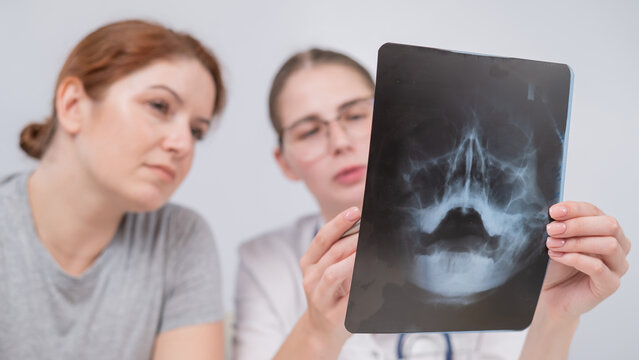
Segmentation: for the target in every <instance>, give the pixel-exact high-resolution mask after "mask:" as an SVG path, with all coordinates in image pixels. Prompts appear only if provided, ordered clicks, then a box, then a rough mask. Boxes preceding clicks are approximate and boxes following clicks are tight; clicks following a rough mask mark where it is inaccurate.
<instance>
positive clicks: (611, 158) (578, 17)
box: [0, 0, 639, 359]
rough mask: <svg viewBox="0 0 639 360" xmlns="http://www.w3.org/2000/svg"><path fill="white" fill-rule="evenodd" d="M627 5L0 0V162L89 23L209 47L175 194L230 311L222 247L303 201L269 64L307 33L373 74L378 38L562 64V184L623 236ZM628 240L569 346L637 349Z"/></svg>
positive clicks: (631, 109)
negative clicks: (206, 250)
mask: <svg viewBox="0 0 639 360" xmlns="http://www.w3.org/2000/svg"><path fill="white" fill-rule="evenodd" d="M638 15H639V2H637V1H621V0H618V1H605V2H604V1H546V0H543V1H540V0H538V1H527V2H521V1H520V2H516V1H493V0H486V1H470V0H468V1H462V0H456V1H455V0H449V1H428V0H421V1H408V0H405V1H365V0H359V1H346V0H344V1H333V0H325V1H284V0H269V1H257V0H256V1H213V0H182V1H180V2H177V1H165V0H154V1H139V0H110V1H103V2H98V1H95V2H90V1H68V0H64V1H63V0H57V1H44V0H42V1H22V2H18V1H11V0H2V3H1V4H0V51H1V54H2V56H0V109H2V113H3V115H2V119H1V120H0V126H1V127H0V176H2V175H5V174H8V173H11V172H15V171H17V170H20V169H26V168H29V167H32V166H33V165H34V163H33V162H31V161H30V160H28V159H27V157H26V155H23V153H21V151H20V150H19V147H18V134H19V132H20V130H21V129H22V127H23V126H24V125H25V124H26V123H27V121H32V120H37V119H41V118H44V117H45V116H46V115H48V113H49V108H50V102H51V98H52V95H53V86H54V82H55V78H56V76H57V72H58V71H59V69H60V67H61V66H62V63H63V61H64V59H65V58H66V56H67V54H68V52H69V51H70V50H71V48H72V47H73V45H74V44H75V43H76V42H77V41H79V39H81V38H82V37H83V36H84V35H86V34H87V33H88V32H89V31H91V30H93V29H94V28H96V27H98V26H99V25H102V24H104V23H106V22H111V21H115V20H120V19H123V18H132V17H139V18H143V19H150V20H156V21H160V22H162V23H164V24H166V25H168V26H171V27H174V28H176V29H179V30H186V31H188V32H191V33H192V34H194V35H195V36H196V37H198V38H200V39H201V40H202V41H203V42H204V43H205V44H206V45H208V46H209V47H211V48H213V49H214V50H215V52H216V53H217V54H218V56H219V57H220V59H221V60H222V62H223V65H224V74H225V76H226V79H227V81H228V85H229V88H230V101H229V103H228V107H227V110H226V112H225V113H224V114H223V118H222V122H221V124H220V126H219V128H218V130H217V131H216V133H215V134H213V136H211V137H209V138H208V140H207V141H206V142H205V143H202V144H199V145H198V148H197V150H196V161H195V163H194V166H193V169H192V171H191V174H190V175H189V177H188V178H187V180H186V182H185V183H184V184H183V185H182V187H181V188H180V190H178V192H177V193H176V194H175V196H174V201H176V202H179V203H182V204H186V205H188V206H190V207H192V208H195V209H197V210H198V211H199V212H200V213H201V214H203V215H204V216H205V218H206V219H207V220H208V221H209V222H210V224H211V226H212V227H213V230H214V232H215V233H216V235H217V239H218V243H219V249H220V252H221V258H222V265H223V271H224V291H225V293H224V296H225V301H226V304H227V306H228V308H229V309H231V307H232V298H233V287H234V285H233V282H234V278H235V268H236V265H237V257H236V248H237V246H238V245H239V244H240V243H241V242H242V241H243V240H246V239H247V238H249V237H251V236H254V235H256V234H258V233H260V232H262V231H265V230H267V229H271V228H274V227H276V226H278V225H282V224H285V223H287V222H289V221H292V220H293V219H295V218H296V217H297V216H298V215H300V214H301V213H305V212H310V211H314V210H315V209H316V205H315V203H314V202H313V200H312V198H311V197H310V196H309V195H308V194H307V192H306V191H305V189H304V188H303V187H302V186H301V185H299V184H295V185H292V184H290V183H288V181H286V180H285V179H284V177H283V176H282V175H281V174H280V173H279V170H278V169H277V168H276V165H275V162H274V161H273V159H272V155H271V154H272V149H273V147H274V145H275V137H274V136H273V134H272V131H271V129H270V128H269V122H268V118H267V101H266V98H267V92H268V88H269V85H270V80H271V79H272V77H273V75H274V72H275V71H276V69H277V67H278V66H279V65H280V63H281V62H282V61H283V60H284V59H285V58H286V57H288V56H289V55H290V54H291V53H292V52H294V51H298V50H302V49H306V48H308V47H309V46H311V45H319V46H328V47H331V48H335V49H338V50H342V51H346V52H347V53H349V54H351V55H352V56H354V57H355V58H356V59H358V60H360V61H362V62H363V63H364V64H365V65H366V66H367V67H368V68H369V69H370V70H371V71H373V72H374V69H375V63H376V52H377V48H378V47H379V46H380V45H381V44H383V43H384V42H388V41H392V42H399V43H409V44H416V45H424V46H431V47H441V48H446V49H454V50H463V51H469V52H478V53H485V54H493V55H503V56H513V57H523V58H531V59H538V60H547V61H554V62H563V63H567V64H569V65H571V66H572V68H573V70H574V72H575V82H574V94H573V103H572V119H571V128H570V140H569V151H568V165H567V176H566V185H565V197H566V198H568V199H579V200H586V201H591V202H594V203H595V204H597V205H599V206H600V207H601V208H602V209H604V210H605V211H607V212H608V213H610V214H612V215H614V216H616V217H617V218H618V219H619V220H620V222H621V224H622V226H623V227H624V229H625V231H626V234H627V235H628V236H629V237H630V238H631V239H632V238H635V240H636V237H635V234H637V233H638V231H639V221H637V215H639V212H638V211H637V204H638V203H639V196H638V195H637V194H638V192H637V187H636V184H637V178H638V175H639V170H638V167H639V165H638V163H637V161H636V156H637V155H638V154H639V145H638V143H639V136H638V134H639V117H638V115H639V111H638V110H637V105H639V101H638V100H637V98H638V95H639V91H637V84H639V70H638V69H637V64H638V62H637V59H638V58H639V21H638V19H637V17H638ZM635 246H639V245H635ZM638 251H639V250H637V249H635V250H634V251H633V252H632V253H631V254H630V261H631V270H630V272H628V274H627V275H626V276H625V277H624V279H623V282H622V286H621V288H620V289H619V291H618V292H617V293H616V294H615V295H613V296H612V297H611V298H610V299H608V300H606V301H605V302H604V303H602V304H601V305H600V306H599V307H597V308H596V309H595V310H593V311H591V312H590V313H588V314H586V315H585V316H583V319H582V322H581V325H580V327H579V330H578V332H577V334H576V336H575V339H574V342H573V347H572V351H571V359H602V358H607V359H637V357H638V356H639V341H638V340H639V338H638V337H637V335H635V331H636V326H637V325H639V308H638V306H639V270H638V269H639V255H637V254H638ZM0 296H1V294H0Z"/></svg>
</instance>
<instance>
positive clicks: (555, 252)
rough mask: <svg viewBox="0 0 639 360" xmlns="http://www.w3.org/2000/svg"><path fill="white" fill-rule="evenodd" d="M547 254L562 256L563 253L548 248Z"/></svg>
mask: <svg viewBox="0 0 639 360" xmlns="http://www.w3.org/2000/svg"><path fill="white" fill-rule="evenodd" d="M548 255H549V256H552V257H562V256H564V253H562V252H559V251H552V250H548Z"/></svg>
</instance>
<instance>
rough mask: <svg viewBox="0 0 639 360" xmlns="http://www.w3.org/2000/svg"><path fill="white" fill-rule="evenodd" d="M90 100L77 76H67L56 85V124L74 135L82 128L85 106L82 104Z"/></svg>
mask: <svg viewBox="0 0 639 360" xmlns="http://www.w3.org/2000/svg"><path fill="white" fill-rule="evenodd" d="M87 100H90V99H89V97H88V95H87V94H86V92H85V91H84V85H83V84H82V81H80V79H78V78H77V77H68V78H65V79H64V80H62V82H61V83H60V86H58V90H57V94H56V101H55V109H56V117H57V120H58V124H59V126H60V128H61V129H63V130H64V131H65V132H67V133H68V134H70V135H76V134H77V133H79V132H80V129H81V128H82V119H83V117H84V116H86V115H87V114H86V107H84V106H82V105H83V104H84V103H85V102H86V101H87Z"/></svg>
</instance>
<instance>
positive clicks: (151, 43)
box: [20, 20, 226, 159]
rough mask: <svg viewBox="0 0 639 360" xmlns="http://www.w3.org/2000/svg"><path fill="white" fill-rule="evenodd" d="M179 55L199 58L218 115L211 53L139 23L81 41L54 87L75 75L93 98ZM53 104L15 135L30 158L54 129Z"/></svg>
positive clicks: (184, 37)
mask: <svg viewBox="0 0 639 360" xmlns="http://www.w3.org/2000/svg"><path fill="white" fill-rule="evenodd" d="M180 56H183V57H190V58H194V59H196V60H199V61H200V62H201V63H202V65H204V67H205V68H206V69H207V70H208V71H209V73H210V74H211V77H212V78H213V82H214V83H215V88H216V91H215V99H214V110H213V114H212V115H214V116H215V115H219V113H220V112H221V111H222V108H223V106H224V102H225V98H226V90H225V87H224V82H223V81H222V75H221V72H220V65H219V63H218V61H217V59H216V58H215V55H213V53H212V52H211V51H210V50H208V49H206V48H205V47H204V46H203V45H202V44H201V43H200V42H199V41H198V40H196V39H195V38H193V37H192V36H190V35H188V34H186V33H178V32H175V31H173V30H171V29H168V28H166V27H164V26H162V25H159V24H154V23H149V22H146V21H141V20H126V21H120V22H115V23H111V24H108V25H105V26H102V27H100V28H99V29H97V30H95V31H93V32H92V33H90V34H89V35H87V36H86V37H85V38H84V39H82V40H81V41H80V42H79V43H78V44H77V45H76V47H75V48H74V49H73V50H72V51H71V53H70V54H69V56H68V57H67V60H66V62H65V63H64V66H63V67H62V70H61V71H60V74H59V75H58V80H57V83H56V87H55V89H56V91H57V89H58V87H59V86H60V84H61V83H62V82H63V81H64V79H66V78H68V77H77V78H78V79H80V81H81V82H82V84H83V86H84V90H85V91H86V93H87V95H89V96H90V97H91V98H92V99H99V97H100V96H101V95H102V94H103V92H104V91H105V90H106V88H108V87H109V86H110V85H111V84H113V83H114V82H116V81H117V80H119V79H120V78H122V77H124V76H126V75H128V74H130V73H132V72H134V71H136V70H139V69H141V68H143V67H145V66H147V65H149V64H150V63H151V62H153V61H155V60H159V59H167V58H172V57H180ZM55 103H56V96H55V95H54V97H53V110H52V113H51V116H50V117H48V118H47V119H46V120H45V122H44V123H31V124H29V125H27V126H26V127H25V128H24V129H23V130H22V133H21V134H20V147H21V148H22V150H24V151H25V152H26V153H27V154H28V155H29V156H31V157H33V158H36V159H40V158H42V156H43V155H44V153H45V151H46V150H47V148H48V146H49V145H50V143H51V140H52V138H53V135H54V133H55V131H56V125H57V118H56V108H55Z"/></svg>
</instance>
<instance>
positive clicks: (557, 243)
mask: <svg viewBox="0 0 639 360" xmlns="http://www.w3.org/2000/svg"><path fill="white" fill-rule="evenodd" d="M565 244H566V240H562V239H554V238H550V237H549V238H548V239H547V240H546V246H548V247H549V248H560V247H562V246H564V245H565Z"/></svg>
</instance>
